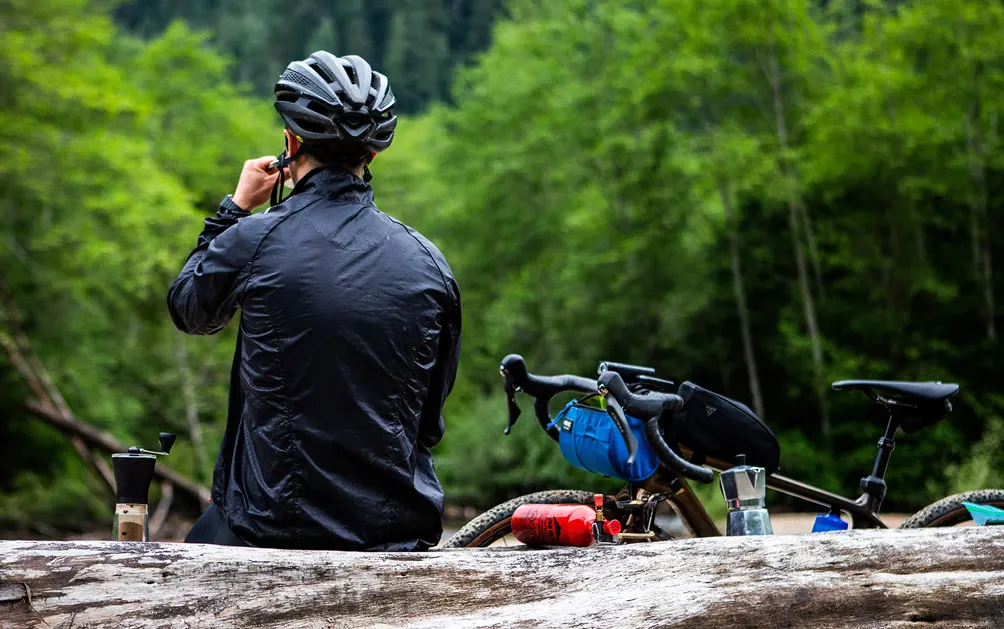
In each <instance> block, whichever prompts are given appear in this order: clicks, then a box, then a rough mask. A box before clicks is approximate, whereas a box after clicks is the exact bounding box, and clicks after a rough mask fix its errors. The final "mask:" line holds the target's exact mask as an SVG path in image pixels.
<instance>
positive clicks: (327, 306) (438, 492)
mask: <svg viewBox="0 0 1004 629" xmlns="http://www.w3.org/2000/svg"><path fill="white" fill-rule="evenodd" d="M275 98H276V100H275V108H276V110H277V111H278V112H279V114H280V115H281V116H282V119H283V121H284V122H285V125H286V128H285V131H284V133H285V140H286V150H285V151H284V152H283V154H282V155H281V156H280V158H279V159H278V160H276V158H275V157H271V156H270V157H262V158H259V159H253V160H250V161H248V162H246V163H245V164H244V169H243V172H242V173H241V176H240V181H239V182H238V184H237V189H236V191H235V192H234V194H233V195H228V196H227V197H226V198H225V199H224V201H223V202H222V203H221V204H220V209H219V211H218V212H217V214H216V215H215V216H213V217H211V218H208V219H206V221H205V228H204V229H203V231H202V233H201V234H200V235H199V239H198V246H197V247H196V248H195V250H194V251H193V252H192V253H191V255H190V256H189V258H188V261H187V263H186V264H185V265H184V268H183V269H182V270H181V273H180V275H179V276H178V278H177V280H175V282H174V284H173V285H172V286H171V289H170V293H169V296H168V302H169V309H170V312H171V317H172V318H173V320H174V323H175V325H176V326H177V327H178V328H179V329H180V330H182V331H184V332H186V333H188V334H214V333H216V332H219V331H220V330H222V329H223V328H224V327H225V326H226V325H227V323H228V322H229V321H230V320H231V318H232V317H233V316H234V314H235V312H236V311H237V309H238V308H239V309H240V310H241V318H240V327H239V329H238V333H237V350H236V353H235V355H234V361H233V368H232V372H231V379H230V401H229V409H228V416H227V427H226V433H225V435H224V437H223V443H222V445H221V448H220V452H219V457H218V459H217V462H216V469H215V472H214V477H213V491H212V505H211V506H210V508H209V510H208V511H207V512H206V513H205V514H203V516H202V518H201V519H200V520H199V521H198V522H197V523H196V525H195V526H194V527H193V529H192V531H191V532H190V533H189V536H188V539H187V541H192V542H206V543H219V544H234V545H238V544H250V545H254V546H267V547H277V548H308V549H333V550H394V551H399V550H424V549H427V548H429V547H431V546H433V545H435V544H436V543H437V542H438V541H439V538H440V535H441V534H442V524H441V516H442V509H443V492H442V489H441V487H440V484H439V481H438V480H437V478H436V474H435V471H434V469H433V461H432V455H431V453H430V451H429V449H430V448H431V447H432V446H434V445H436V443H438V442H439V440H440V439H441V438H442V435H443V430H444V426H443V420H442V416H441V411H442V406H443V403H444V402H445V400H446V397H447V395H448V394H449V393H450V390H451V388H452V387H453V382H454V379H455V376H456V368H457V360H458V353H459V348H460V322H461V311H460V295H459V290H458V288H457V284H456V282H455V280H454V278H453V275H452V272H451V271H450V267H449V265H448V264H447V263H446V260H445V258H444V257H443V255H442V254H441V253H440V252H439V250H438V249H436V247H435V246H434V245H433V244H432V243H430V242H429V241H428V240H426V239H425V238H423V237H422V236H421V235H420V234H418V233H417V232H415V231H414V230H412V229H411V228H409V227H407V226H406V225H404V224H402V223H401V222H399V221H397V220H395V219H393V218H391V217H389V216H387V215H386V214H383V213H382V212H380V211H379V210H377V208H376V206H375V205H374V204H373V191H372V189H371V188H370V186H369V185H368V181H369V179H370V176H369V169H368V164H369V163H370V161H371V160H372V159H373V158H374V157H375V156H376V154H377V153H379V152H381V151H383V150H385V149H386V148H387V147H389V146H390V144H391V142H392V141H393V139H394V129H395V126H396V124H397V118H396V117H395V116H394V114H393V107H394V103H395V98H394V95H393V92H391V89H390V86H389V85H388V82H387V78H386V77H385V76H384V75H382V74H380V73H378V72H374V71H373V70H372V69H371V68H370V65H369V64H368V63H367V62H366V61H365V60H363V59H361V58H360V57H356V56H346V57H340V58H339V57H335V56H333V55H331V54H329V53H327V52H323V51H319V52H316V53H314V54H312V55H311V56H310V58H308V59H306V60H304V61H294V62H293V63H291V64H289V66H288V67H287V68H286V70H285V72H283V73H282V75H281V76H280V78H279V81H278V83H277V84H276V86H275ZM276 162H277V163H276ZM287 176H288V177H289V178H290V179H291V181H292V182H293V183H294V184H295V185H294V187H293V191H292V193H291V194H290V196H289V197H287V199H286V200H285V201H282V202H279V203H277V204H276V203H275V202H274V203H273V205H272V206H271V207H270V208H269V209H268V210H266V211H264V212H261V213H258V214H251V213H250V211H251V210H253V209H254V208H256V207H258V206H259V205H262V204H263V203H265V201H266V199H267V198H268V195H269V190H270V188H271V190H272V197H273V199H274V200H275V201H278V199H277V197H278V194H277V193H278V192H281V189H282V184H283V181H284V180H285V178H286V177H287Z"/></svg>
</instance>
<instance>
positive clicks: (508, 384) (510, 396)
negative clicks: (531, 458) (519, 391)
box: [499, 367, 522, 435]
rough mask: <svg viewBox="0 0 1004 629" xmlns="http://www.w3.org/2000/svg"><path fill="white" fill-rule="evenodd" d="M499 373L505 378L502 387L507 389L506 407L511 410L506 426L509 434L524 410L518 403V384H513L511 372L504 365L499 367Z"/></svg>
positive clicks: (506, 431)
mask: <svg viewBox="0 0 1004 629" xmlns="http://www.w3.org/2000/svg"><path fill="white" fill-rule="evenodd" d="M499 373H501V374H502V378H503V379H504V384H503V385H502V388H503V390H504V391H505V403H506V409H507V410H508V411H509V424H508V425H507V426H506V427H505V434H506V435H508V434H509V432H510V431H511V430H512V427H513V424H515V423H516V420H517V419H519V416H520V413H521V412H522V411H520V409H519V404H517V403H516V385H515V384H513V382H512V378H511V377H510V376H509V372H508V371H507V370H506V368H505V367H502V368H501V369H499Z"/></svg>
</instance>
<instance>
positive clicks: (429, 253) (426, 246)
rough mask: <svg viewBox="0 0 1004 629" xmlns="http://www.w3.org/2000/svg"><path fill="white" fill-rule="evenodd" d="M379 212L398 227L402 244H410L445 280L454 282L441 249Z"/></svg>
mask: <svg viewBox="0 0 1004 629" xmlns="http://www.w3.org/2000/svg"><path fill="white" fill-rule="evenodd" d="M377 212H379V213H380V215H381V216H383V217H385V218H386V220H388V221H391V222H392V223H393V224H394V225H395V226H396V227H397V230H396V235H397V237H398V238H399V239H400V241H401V242H402V243H410V244H411V246H412V247H413V249H414V250H415V251H416V253H418V254H420V255H421V254H424V255H425V257H427V259H428V260H429V261H430V262H431V263H432V264H434V265H435V266H436V267H438V269H439V271H440V273H442V274H443V276H444V279H448V280H451V281H452V280H453V270H452V269H451V268H450V264H449V263H448V262H447V261H446V256H444V255H443V252H442V251H440V250H439V247H437V246H436V245H435V244H434V243H433V242H432V241H431V240H429V239H428V238H426V237H425V236H423V235H422V234H421V233H420V232H419V231H418V230H417V229H415V228H413V227H411V226H410V225H407V224H405V223H404V222H402V221H400V220H398V219H396V218H394V217H393V216H390V215H388V214H384V213H383V212H380V210H377Z"/></svg>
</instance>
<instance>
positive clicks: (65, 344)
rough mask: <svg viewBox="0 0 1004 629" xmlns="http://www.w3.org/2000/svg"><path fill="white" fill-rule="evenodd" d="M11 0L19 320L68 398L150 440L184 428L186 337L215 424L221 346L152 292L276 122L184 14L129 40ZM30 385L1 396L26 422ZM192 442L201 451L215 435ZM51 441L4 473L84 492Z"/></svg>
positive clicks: (6, 123) (2, 250)
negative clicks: (190, 331)
mask: <svg viewBox="0 0 1004 629" xmlns="http://www.w3.org/2000/svg"><path fill="white" fill-rule="evenodd" d="M6 4H7V6H6V8H5V16H6V19H5V21H4V22H3V24H0V50H2V55H3V59H4V63H3V64H2V65H0V93H2V94H3V97H2V100H3V110H2V111H3V115H2V116H0V159H2V162H3V163H2V164H0V176H2V177H3V178H4V180H5V181H6V182H8V184H7V185H5V186H4V189H3V190H2V191H0V207H3V211H2V213H0V216H2V217H3V218H2V220H0V272H2V274H3V276H4V278H5V280H6V282H7V283H8V284H9V285H10V288H11V290H12V292H13V293H14V295H15V297H16V301H17V305H18V306H19V308H18V309H19V310H20V311H21V312H22V313H23V314H24V320H23V321H21V325H22V326H23V327H24V328H25V329H26V331H27V332H28V334H29V336H30V337H31V341H32V343H33V346H34V349H35V350H36V351H37V353H38V354H39V356H40V357H41V360H42V362H43V363H45V364H46V365H48V366H49V367H50V369H51V371H52V372H53V374H52V375H53V378H54V379H55V381H56V383H57V385H58V386H59V387H60V389H61V390H62V392H63V394H64V395H65V397H66V398H67V401H68V402H69V404H70V406H71V407H72V408H73V409H74V410H75V412H77V413H78V414H79V415H80V416H81V417H83V418H85V419H86V420H88V421H90V422H92V423H94V424H96V425H98V426H100V427H101V428H104V429H107V430H110V431H112V432H113V433H114V434H116V436H118V437H120V438H122V439H123V440H124V441H127V442H129V443H141V444H142V445H150V444H151V439H153V438H154V435H155V434H156V433H157V431H158V430H164V429H170V430H175V431H178V432H187V428H186V425H185V423H184V417H185V410H186V409H185V405H184V402H183V399H182V396H181V395H180V393H179V392H180V386H179V381H180V367H181V366H180V365H179V362H178V356H179V354H178V351H177V350H178V346H179V344H181V343H185V344H186V347H187V348H188V359H187V360H188V363H189V365H188V367H189V368H190V369H191V370H193V371H194V372H195V373H196V376H197V377H196V382H197V386H198V392H197V393H198V398H199V399H200V400H201V401H202V404H201V405H200V407H199V409H198V413H199V414H200V415H201V417H202V419H203V420H204V421H206V422H207V423H209V422H215V423H219V422H220V421H221V420H222V417H223V414H224V409H225V403H226V389H225V387H226V384H227V380H228V378H227V375H228V365H229V357H228V356H226V351H225V350H224V349H223V348H222V347H215V346H210V345H207V344H204V343H203V344H199V343H193V342H191V341H190V340H188V339H184V338H183V337H182V335H181V334H179V333H177V332H176V331H175V330H174V328H173V325H172V324H171V322H170V320H169V318H167V317H166V316H165V307H164V296H165V294H166V289H167V286H168V285H169V284H170V282H171V279H172V278H173V276H174V274H175V273H177V270H178V268H179V265H180V264H181V263H182V262H183V260H184V256H185V254H186V253H187V251H188V250H189V249H190V248H191V247H192V246H193V245H194V242H195V236H196V234H197V233H198V231H199V228H200V225H199V217H200V215H204V214H205V213H206V210H207V209H210V208H211V207H213V206H215V203H216V202H217V201H218V199H219V198H221V196H222V194H224V193H225V191H226V190H228V189H230V187H231V186H232V185H233V181H234V180H235V179H236V175H237V174H238V172H239V169H240V165H241V163H242V162H243V160H244V159H246V158H247V157H249V156H252V155H255V154H262V153H265V149H266V145H264V144H263V143H262V139H264V138H265V137H267V136H271V138H272V139H274V138H275V137H277V133H278V126H277V125H276V123H275V121H274V118H273V114H272V113H271V112H270V110H269V105H268V103H266V102H261V101H256V100H255V101H252V100H249V99H247V98H246V97H244V96H242V95H241V94H240V93H239V92H238V91H237V90H236V89H235V88H234V87H232V86H231V85H230V84H229V83H228V81H227V78H226V73H227V66H226V63H225V62H224V61H223V60H221V58H220V57H219V56H218V55H217V54H216V53H214V52H212V51H210V50H209V49H207V48H206V47H205V37H204V36H201V35H196V34H193V33H192V32H190V31H189V30H188V29H187V28H186V27H184V26H182V25H180V24H176V25H174V26H172V27H171V28H169V29H168V30H167V31H165V33H164V34H163V36H162V37H161V38H159V39H157V40H154V41H152V42H149V43H142V42H139V41H137V40H134V39H131V38H129V37H127V36H125V35H123V34H122V33H119V32H117V31H116V29H115V27H114V25H113V23H112V22H111V21H110V19H109V18H108V17H107V16H104V15H102V14H100V13H98V14H95V13H94V12H93V8H92V7H91V6H90V5H89V3H87V2H80V1H77V0H42V1H33V2H23V1H22V0H16V1H14V2H8V3H6ZM230 338H231V339H232V338H233V337H232V332H231V333H230ZM232 342H233V341H232V340H231V341H230V343H232ZM224 343H226V341H224ZM12 387H13V388H12V391H17V390H18V388H19V387H18V385H16V384H14V385H12ZM25 397H26V394H25V393H22V394H20V395H16V394H11V395H10V396H4V405H5V409H4V410H3V413H4V415H5V416H8V417H10V418H11V419H10V421H13V422H20V423H23V422H25V421H28V420H26V419H25V418H24V416H23V415H22V414H21V412H20V406H21V403H22V402H23V400H24V399H25ZM30 442H31V441H29V443H30ZM50 442H51V440H50ZM23 447H25V444H24V443H23V442H22V443H16V442H13V441H12V442H5V443H4V444H3V445H2V446H0V450H3V451H4V452H5V453H6V452H7V451H8V450H15V449H18V448H23ZM203 447H205V448H206V450H207V453H206V455H207V456H212V454H213V453H214V452H215V450H216V447H217V444H216V443H206V444H204V446H203ZM183 450H184V449H183ZM47 455H48V458H49V462H48V467H47V468H46V467H43V466H34V468H33V469H34V471H26V472H25V476H24V478H22V477H21V476H19V475H18V474H17V473H16V471H15V472H14V473H12V475H11V476H8V477H6V478H5V481H4V487H5V488H10V487H13V488H26V487H29V486H31V487H36V486H37V485H38V484H39V483H40V482H41V481H40V480H39V479H40V478H44V477H46V476H47V475H51V476H53V477H55V478H58V479H62V480H59V481H57V483H56V484H55V485H53V486H52V488H51V490H52V492H53V493H52V494H51V495H48V494H47V495H46V497H43V498H42V499H41V501H40V502H47V501H49V500H52V501H57V500H59V499H60V498H59V497H60V496H64V497H65V496H71V495H73V496H76V495H79V494H80V493H81V491H83V489H82V488H84V487H85V485H82V484H81V481H80V480H77V481H76V484H74V483H73V482H71V481H69V480H66V479H64V478H63V477H65V476H67V475H72V476H74V477H77V476H79V475H80V470H79V466H77V467H75V468H74V467H70V466H68V464H66V463H65V462H66V461H67V460H68V459H69V460H74V459H73V456H74V455H72V454H69V453H68V450H67V448H66V446H65V445H60V444H58V443H57V444H52V449H51V450H49V451H47ZM187 458H188V460H186V457H184V456H182V457H180V458H179V459H178V460H176V461H174V463H175V464H176V465H179V466H180V467H181V468H182V469H184V470H186V471H188V472H192V471H194V465H195V463H194V459H195V454H194V451H191V450H190V451H189V457H187ZM203 473H205V472H203ZM202 480H204V481H205V480H208V479H207V478H205V477H203V478H202ZM97 495H101V494H100V493H99V494H97ZM40 508H44V507H40ZM15 512H17V510H15ZM59 512H63V510H62V508H60V509H59ZM85 512H86V513H91V514H93V513H94V511H93V509H92V510H89V511H88V510H86V509H85ZM7 513H8V514H9V513H10V512H9V511H8V512H7ZM35 513H36V511H35V510H25V511H23V515H24V516H25V517H26V518H30V517H33V514H35ZM46 513H56V511H47V512H46ZM66 513H67V516H68V521H72V520H73V518H74V517H76V515H77V514H76V513H71V512H66Z"/></svg>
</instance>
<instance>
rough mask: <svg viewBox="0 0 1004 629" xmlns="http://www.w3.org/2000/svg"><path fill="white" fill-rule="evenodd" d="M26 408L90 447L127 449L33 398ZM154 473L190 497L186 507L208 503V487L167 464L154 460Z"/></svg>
mask: <svg viewBox="0 0 1004 629" xmlns="http://www.w3.org/2000/svg"><path fill="white" fill-rule="evenodd" d="M26 408H27V409H28V412H29V413H31V414H32V415H34V416H35V417H37V418H39V419H41V420H44V421H45V422H47V423H48V424H50V425H51V426H54V427H56V428H58V429H60V430H62V431H63V432H65V433H66V434H68V435H70V436H72V437H79V438H80V439H81V440H83V441H84V443H86V444H87V445H88V446H89V447H91V448H95V449H98V450H103V451H105V452H108V453H115V452H125V451H126V446H125V445H123V444H122V443H121V442H119V441H118V440H117V439H115V438H114V437H112V436H111V435H109V434H108V433H106V432H104V431H101V430H98V429H97V428H95V427H94V426H90V425H88V424H85V423H83V422H79V421H77V420H76V419H74V418H73V417H66V416H64V415H63V414H62V413H60V412H59V411H57V410H56V409H54V408H52V407H51V406H48V405H47V404H43V403H41V402H38V401H34V400H33V401H30V402H28V404H27V406H26ZM153 475H154V477H155V478H158V479H160V480H161V481H164V482H167V483H171V484H172V485H174V488H175V490H177V491H178V493H180V494H182V495H183V496H184V497H185V498H187V499H188V500H189V503H190V504H189V506H198V508H199V512H201V510H202V509H203V508H205V506H206V504H207V503H208V502H209V490H208V489H206V488H205V487H203V486H202V485H199V484H198V483H196V482H194V481H193V480H192V479H190V478H188V477H187V476H185V475H183V474H181V473H180V472H177V471H175V470H173V469H171V468H170V467H168V466H166V465H163V464H161V463H157V467H155V468H154V470H153Z"/></svg>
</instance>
